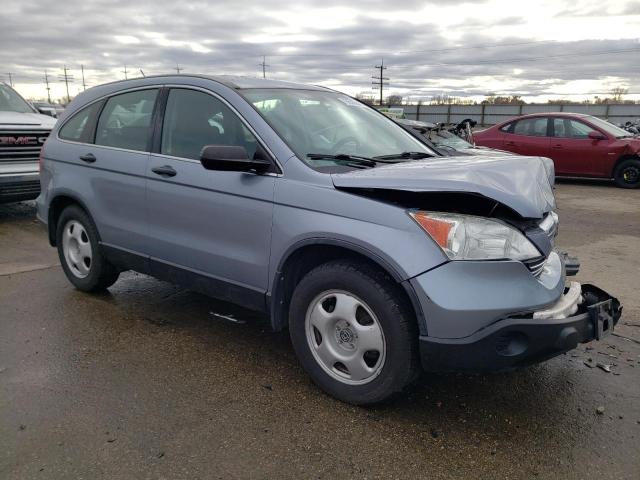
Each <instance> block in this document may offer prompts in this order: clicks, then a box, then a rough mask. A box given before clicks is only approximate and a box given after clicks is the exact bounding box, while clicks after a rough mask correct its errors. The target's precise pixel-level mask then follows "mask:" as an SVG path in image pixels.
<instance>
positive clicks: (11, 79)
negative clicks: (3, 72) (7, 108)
mask: <svg viewBox="0 0 640 480" xmlns="http://www.w3.org/2000/svg"><path fill="white" fill-rule="evenodd" d="M7 75H8V76H9V85H11V86H12V87H13V77H12V76H11V75H12V74H11V72H7Z"/></svg>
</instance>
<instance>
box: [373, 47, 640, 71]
mask: <svg viewBox="0 0 640 480" xmlns="http://www.w3.org/2000/svg"><path fill="white" fill-rule="evenodd" d="M629 52H640V48H629V49H625V50H609V51H602V52H588V53H587V52H585V53H564V54H558V55H545V56H544V57H524V58H503V59H499V58H498V59H491V60H475V61H473V62H459V63H458V62H456V63H450V62H439V63H413V64H408V63H405V64H398V65H396V64H394V66H393V68H408V67H457V66H467V67H472V66H475V65H487V64H494V63H499V64H505V63H516V64H517V63H521V62H537V61H540V60H548V59H550V58H568V57H582V56H590V57H591V56H596V55H615V54H618V53H629ZM362 68H365V67H362Z"/></svg>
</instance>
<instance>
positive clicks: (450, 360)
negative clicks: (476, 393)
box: [420, 284, 622, 371]
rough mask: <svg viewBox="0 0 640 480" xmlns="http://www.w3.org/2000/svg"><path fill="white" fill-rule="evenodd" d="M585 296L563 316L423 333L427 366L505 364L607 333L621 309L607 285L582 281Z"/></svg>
mask: <svg viewBox="0 0 640 480" xmlns="http://www.w3.org/2000/svg"><path fill="white" fill-rule="evenodd" d="M581 290H582V293H583V295H582V302H580V303H579V304H578V305H577V311H576V313H575V314H574V315H571V316H568V317H564V318H545V319H534V318H533V315H531V316H530V317H522V318H510V319H506V320H503V321H500V322H497V323H495V324H493V325H490V326H488V327H487V328H484V329H482V330H480V331H479V332H476V333H475V334H473V335H471V336H469V337H465V338H460V339H436V338H432V337H424V336H423V337H420V352H421V356H422V364H423V367H424V368H425V369H426V370H430V371H446V370H472V371H489V370H504V369H509V368H513V367H519V366H524V365H530V364H533V363H537V362H541V361H543V360H547V359H549V358H552V357H554V356H556V355H559V354H561V353H564V352H567V351H569V350H572V349H574V348H576V346H577V345H578V344H580V343H586V342H589V341H592V340H599V339H601V338H603V337H604V336H606V335H608V334H609V333H610V332H611V331H613V328H614V327H615V325H616V324H617V323H618V320H619V319H620V316H621V313H622V307H621V306H620V302H619V301H618V300H617V299H616V298H614V297H612V296H611V295H609V294H608V293H606V292H605V291H603V290H601V289H599V288H597V287H595V286H593V285H588V284H585V285H582V288H581Z"/></svg>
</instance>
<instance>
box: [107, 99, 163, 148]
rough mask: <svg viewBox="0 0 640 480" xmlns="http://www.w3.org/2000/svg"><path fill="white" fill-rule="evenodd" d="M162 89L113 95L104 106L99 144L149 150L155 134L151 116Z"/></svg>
mask: <svg viewBox="0 0 640 480" xmlns="http://www.w3.org/2000/svg"><path fill="white" fill-rule="evenodd" d="M157 95H158V90H157V89H154V90H138V91H135V92H129V93H123V94H121V95H116V96H114V97H111V98H110V99H109V100H108V101H107V103H106V104H105V106H104V109H103V110H102V114H100V119H99V120H98V128H97V129H96V145H105V146H108V147H118V148H126V149H128V150H141V151H144V150H147V145H148V143H149V138H150V136H151V115H152V113H153V106H154V104H155V101H156V96H157Z"/></svg>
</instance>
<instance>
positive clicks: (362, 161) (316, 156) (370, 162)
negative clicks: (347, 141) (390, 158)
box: [307, 153, 378, 167]
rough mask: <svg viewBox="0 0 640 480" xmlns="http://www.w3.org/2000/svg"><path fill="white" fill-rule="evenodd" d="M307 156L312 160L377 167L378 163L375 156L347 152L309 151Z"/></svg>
mask: <svg viewBox="0 0 640 480" xmlns="http://www.w3.org/2000/svg"><path fill="white" fill-rule="evenodd" d="M307 157H309V158H310V159H311V160H325V159H326V160H338V161H340V162H347V163H349V164H354V165H364V166H366V167H375V166H376V164H377V163H378V161H377V160H375V159H373V158H369V157H361V156H359V155H348V154H346V153H338V154H336V155H332V154H330V153H307Z"/></svg>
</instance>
